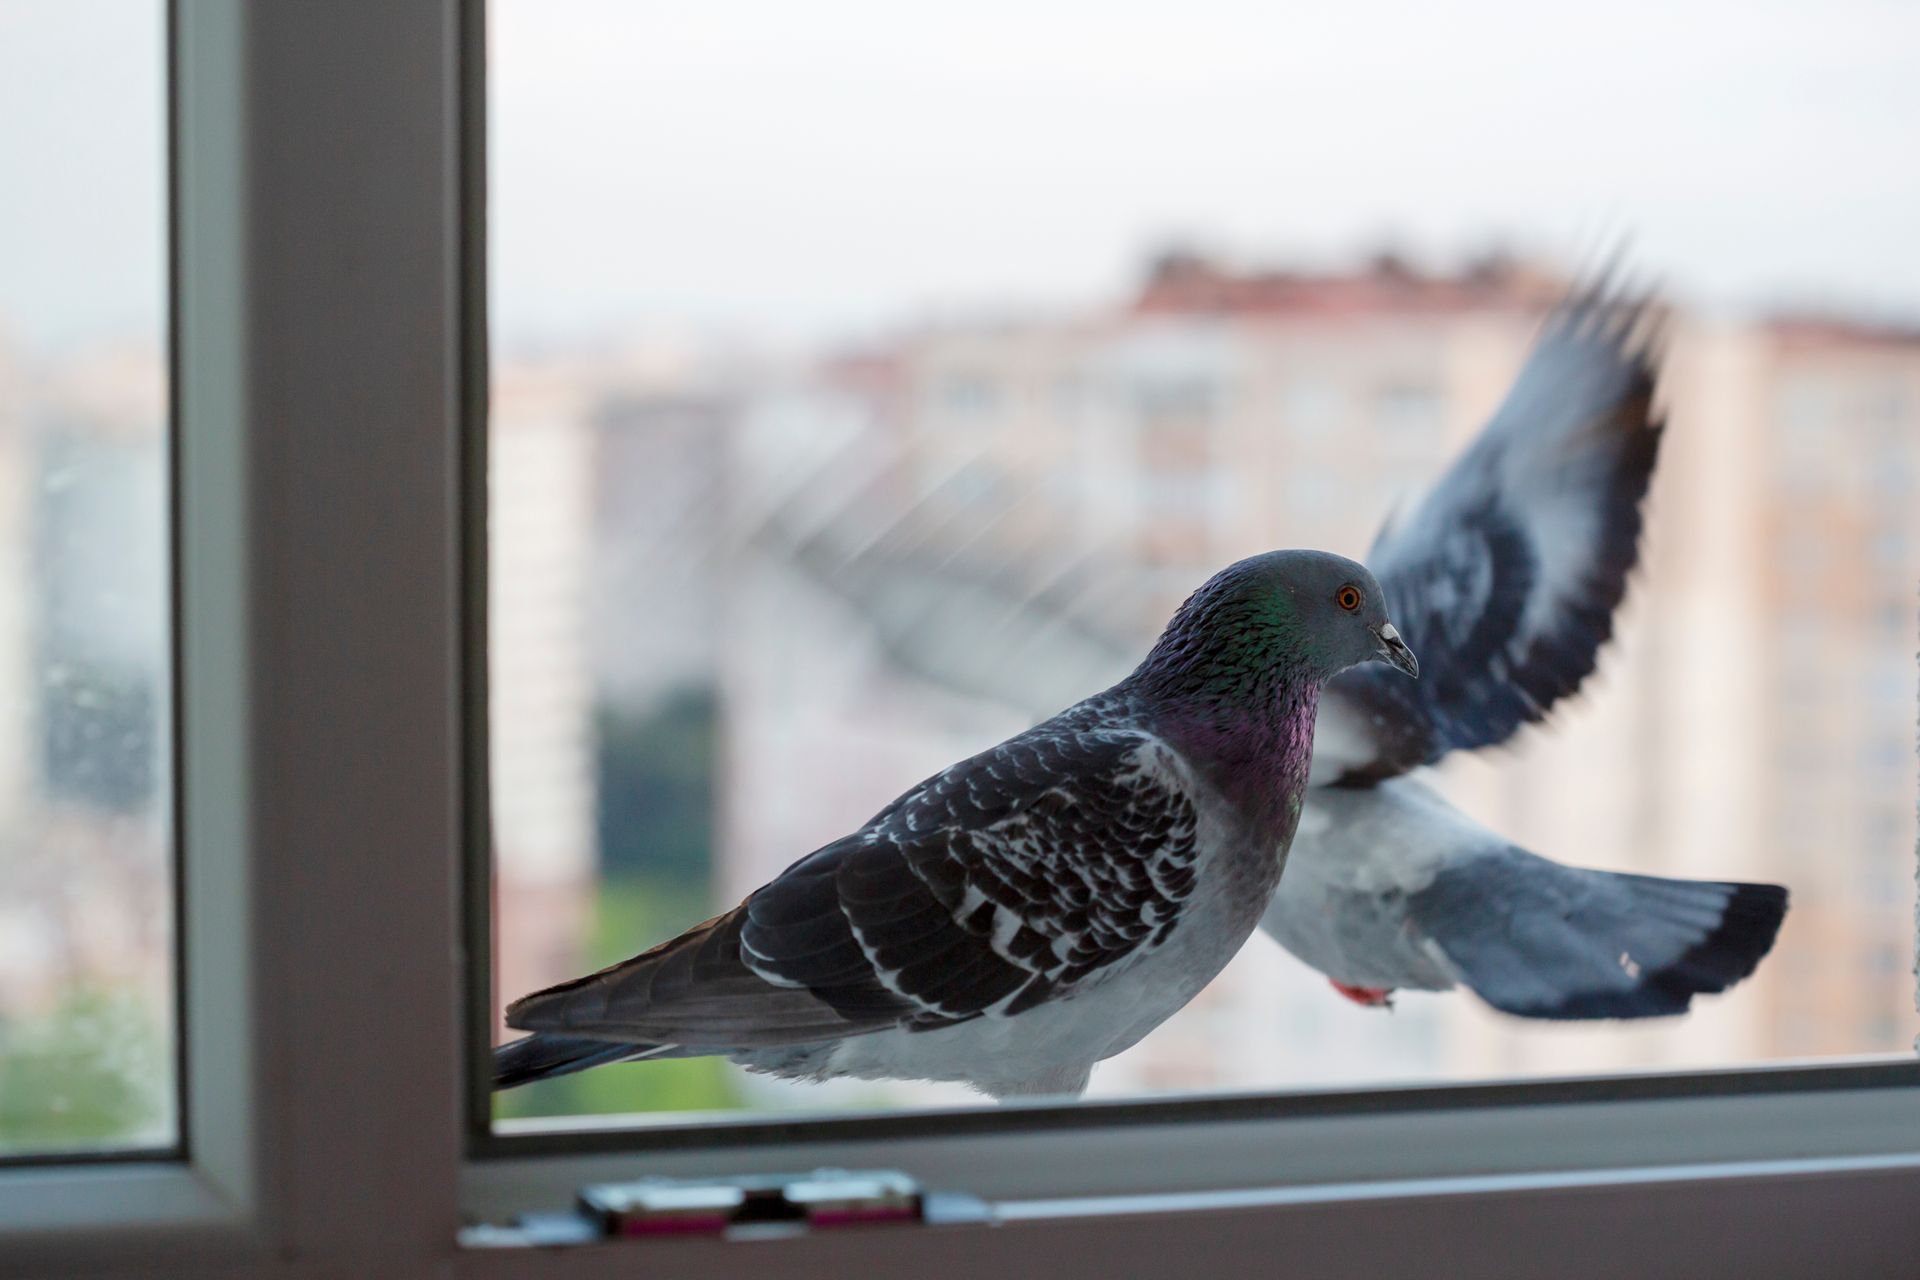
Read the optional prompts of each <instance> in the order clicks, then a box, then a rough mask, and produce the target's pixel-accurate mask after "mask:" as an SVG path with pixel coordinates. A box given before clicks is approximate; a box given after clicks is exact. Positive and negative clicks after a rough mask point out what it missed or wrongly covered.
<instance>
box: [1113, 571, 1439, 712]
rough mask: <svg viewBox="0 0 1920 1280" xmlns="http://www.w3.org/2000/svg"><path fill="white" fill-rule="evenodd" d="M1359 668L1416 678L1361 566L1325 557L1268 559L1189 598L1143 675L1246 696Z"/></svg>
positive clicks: (1415, 666)
mask: <svg viewBox="0 0 1920 1280" xmlns="http://www.w3.org/2000/svg"><path fill="white" fill-rule="evenodd" d="M1362 662H1384V663H1387V664H1388V665H1389V666H1392V667H1396V668H1398V669H1399V670H1401V671H1404V672H1406V673H1407V674H1408V675H1410V676H1416V677H1417V676H1418V675H1419V674H1420V664H1419V663H1418V662H1416V661H1415V660H1414V656H1413V651H1412V650H1411V649H1409V648H1407V645H1406V642H1405V641H1404V640H1402V639H1401V638H1400V633H1399V632H1398V631H1397V630H1395V629H1394V626H1393V623H1392V622H1390V621H1389V620H1388V618H1387V607H1386V599H1385V597H1384V594H1383V593H1382V592H1381V590H1380V584H1379V583H1377V582H1375V581H1374V579H1373V575H1372V574H1371V573H1369V572H1368V571H1367V567H1366V566H1365V565H1363V564H1359V563H1357V562H1356V561H1353V560H1349V559H1347V558H1346V557H1345V556H1336V555H1332V554H1329V553H1328V552H1325V551H1269V552H1267V553H1266V554H1265V555H1258V556H1251V557H1249V558H1248V559H1245V560H1242V561H1239V562H1238V563H1236V564H1232V565H1229V566H1227V567H1226V568H1225V569H1222V570H1221V571H1220V572H1219V573H1216V574H1214V575H1213V577H1211V578H1209V579H1208V580H1207V582H1206V584H1205V585H1204V586H1202V587H1201V588H1200V589H1199V590H1198V591H1196V592H1194V593H1193V594H1192V595H1191V596H1189V597H1188V598H1187V602H1186V603H1185V604H1183V605H1181V606H1180V611H1179V612H1178V613H1177V614H1175V615H1174V618H1173V621H1172V622H1171V623H1169V624H1168V625H1167V629H1166V631H1165V632H1163V633H1162V634H1161V636H1160V640H1159V642H1158V643H1157V644H1155V645H1154V648H1153V652H1152V653H1151V654H1149V655H1148V657H1147V661H1146V662H1145V663H1144V664H1143V665H1142V667H1141V673H1142V675H1143V676H1147V677H1148V678H1150V679H1152V680H1153V681H1154V683H1156V684H1159V685H1162V686H1163V687H1164V686H1169V685H1171V686H1172V687H1175V688H1184V689H1186V690H1188V691H1191V692H1195V693H1201V692H1209V693H1220V694H1225V695H1227V696H1231V697H1247V696H1256V690H1255V689H1254V688H1253V686H1255V685H1264V684H1266V683H1267V682H1268V681H1270V680H1271V679H1273V678H1275V677H1282V678H1288V677H1290V678H1293V679H1305V680H1308V681H1311V682H1314V683H1316V684H1318V683H1324V682H1326V681H1328V680H1331V679H1332V678H1333V677H1334V676H1336V675H1339V674H1340V673H1341V672H1342V671H1345V670H1346V669H1347V668H1348V667H1352V666H1357V665H1359V664H1360V663H1362Z"/></svg>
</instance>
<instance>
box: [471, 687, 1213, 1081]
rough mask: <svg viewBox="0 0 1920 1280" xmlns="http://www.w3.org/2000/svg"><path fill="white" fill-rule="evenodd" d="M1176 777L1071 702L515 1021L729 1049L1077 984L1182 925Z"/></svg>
mask: <svg viewBox="0 0 1920 1280" xmlns="http://www.w3.org/2000/svg"><path fill="white" fill-rule="evenodd" d="M1090 721H1091V723H1089V722H1090ZM1183 777H1184V772H1183V768H1182V766H1181V765H1180V764H1179V763H1178V761H1177V760H1176V759H1175V758H1174V756H1173V754H1172V752H1171V751H1170V750H1169V749H1168V748H1166V747H1165V746H1164V745H1162V744H1161V743H1159V742H1158V741H1157V740H1156V739H1154V738H1152V737H1151V736H1149V735H1146V734H1144V733H1140V732H1136V731H1132V730H1127V729H1121V728H1112V727H1108V726H1106V725H1104V724H1102V723H1100V722H1099V720H1098V717H1097V716H1092V715H1088V714H1079V715H1075V714H1074V713H1069V715H1068V716H1063V717H1060V718H1059V719H1057V720H1055V721H1053V722H1049V723H1048V724H1046V725H1042V726H1040V727H1038V728H1036V729H1034V730H1032V731H1030V732H1029V733H1027V734H1023V735H1021V736H1020V737H1018V738H1015V739H1012V740H1011V741H1009V742H1006V743H1003V744H1001V745H1000V746H998V747H995V748H993V749H992V750H990V751H987V752H984V753H982V754H981V755H978V756H975V757H973V758H972V759H969V760H966V761H963V762H962V763H960V764H957V765H955V766H953V767H952V768H950V769H948V770H946V771H945V772H943V773H940V774H938V775H936V776H935V777H933V778H931V779H929V780H927V781H926V782H925V783H923V784H921V785H920V786H919V787H917V788H915V789H914V790H913V791H911V792H909V793H908V794H907V795H905V796H903V797H902V798H901V799H900V800H898V801H896V802H895V803H894V804H893V805H891V806H889V807H888V808H887V809H885V810H884V811H882V812H881V813H880V814H879V815H878V816H876V817H875V818H874V820H873V821H872V822H870V823H868V824H867V826H866V827H865V828H863V829H862V830H861V831H859V832H858V833H856V834H854V835H851V836H849V837H847V838H845V839H843V840H839V841H836V842H834V843H833V844H830V845H828V846H826V847H825V848H822V849H820V850H818V851H817V852H815V853H813V854H811V855H809V856H808V857H807V858H804V859H802V860H801V861H800V862H798V863H796V864H794V865H793V866H792V867H790V868H789V869H788V870H787V871H786V872H784V873H783V874H782V875H780V876H779V877H777V878H776V879H775V880H774V881H773V882H772V883H770V884H768V885H767V886H765V887H764V888H762V889H760V890H758V891H757V892H755V893H754V894H753V895H752V896H751V897H749V898H748V899H747V900H746V901H745V902H744V903H742V904H741V905H740V906H739V907H737V908H735V909H734V910H733V911H731V912H729V913H727V914H726V915H724V916H720V917H717V918H716V919H714V920H711V921H709V922H707V923H706V924H705V925H702V926H700V927H699V928H697V929H694V930H691V931H689V932H688V933H687V934H685V935H682V936H681V937H680V938H677V939H674V940H673V941H671V942H668V943H665V944H663V945H662V946H660V947H656V948H654V949H653V950H652V951H649V952H646V953H645V954H643V955H640V956H637V957H635V958H634V959H632V960H629V961H626V962H624V963H623V964H619V965H615V966H613V967H612V968H609V969H606V970H603V971H601V972H600V973H597V974H594V975H591V976H589V977H586V978H582V979H579V980H578V981H575V982H570V983H566V984H563V985H561V986H559V987H554V988H550V989H548V990H547V991H543V992H540V993H537V994H536V995H533V996H529V997H527V998H526V999H525V1000H522V1001H520V1002H518V1003H516V1004H515V1005H514V1006H513V1008H512V1009H511V1010H510V1011H509V1022H510V1023H511V1025H513V1026H516V1027H520V1028H523V1029H527V1030H537V1031H564V1032H567V1033H570V1034H574V1035H580V1036H587V1037H601V1038H606V1039H620V1040H626V1041H635V1042H639V1041H645V1042H650V1043H671V1044H678V1045H688V1046H701V1047H705V1048H709V1049H732V1048H750V1047H767V1046H775V1045H787V1044H803V1043H811V1042H816V1041H822V1040H828V1039H835V1038H840V1037H845V1036H848V1035H858V1034H862V1033H865V1032H871V1031H878V1030H882V1029H885V1028H890V1027H907V1028H909V1029H927V1028H932V1027H940V1026H950V1025H953V1024H954V1023H957V1022H964V1021H967V1020H969V1019H972V1018H977V1017H980V1016H982V1015H985V1014H989V1013H1002V1014H1013V1013H1017V1012H1019V1011H1020V1010H1022V1009H1024V1008H1027V1007H1030V1006H1032V1005H1034V1004H1037V1003H1040V1002H1043V1001H1046V1000H1049V999H1054V998H1059V997H1062V996H1065V995H1069V994H1071V993H1072V992H1073V991H1074V990H1075V989H1076V987H1078V986H1079V985H1081V984H1083V983H1086V982H1089V981H1092V980H1095V979H1096V978H1097V977H1098V976H1099V975H1101V974H1102V973H1104V972H1107V971H1110V970H1112V969H1113V968H1114V967H1115V966H1119V965H1122V964H1124V963H1126V962H1127V961H1128V960H1129V959H1130V958H1132V957H1135V956H1137V955H1140V954H1143V953H1144V952H1145V951H1147V950H1150V949H1151V948H1152V947H1154V946H1155V945H1157V944H1158V943H1159V942H1160V941H1162V940H1164V938H1165V936H1166V934H1167V933H1168V932H1169V931H1170V930H1171V928H1172V927H1173V925H1174V923H1175V921H1176V920H1177V919H1178V917H1179V913H1180V909H1181V906H1182V904H1183V903H1184V902H1185V901H1186V899H1187V898H1188V896H1189V894H1190V893H1191V891H1192V889H1193V884H1194V877H1195V869H1196V863H1197V860H1198V850H1197V843H1196V840H1197V827H1198V820H1197V815H1196V811H1195V806H1194V801H1193V798H1192V796H1191V794H1190V793H1189V790H1188V787H1187V785H1186V784H1185V783H1184V781H1182V779H1183Z"/></svg>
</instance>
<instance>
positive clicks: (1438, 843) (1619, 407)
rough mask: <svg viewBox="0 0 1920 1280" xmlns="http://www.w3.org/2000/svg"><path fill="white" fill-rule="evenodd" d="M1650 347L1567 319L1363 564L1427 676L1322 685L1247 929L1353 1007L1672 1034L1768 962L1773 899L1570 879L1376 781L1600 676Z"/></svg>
mask: <svg viewBox="0 0 1920 1280" xmlns="http://www.w3.org/2000/svg"><path fill="white" fill-rule="evenodd" d="M1653 329H1654V326H1653V324H1652V321H1651V318H1650V316H1649V315H1648V314H1647V308H1646V307H1645V306H1644V305H1629V304H1625V303H1622V302H1619V301H1617V300H1613V299H1609V298H1607V297H1606V296H1604V291H1603V290H1600V289H1594V290H1590V291H1588V292H1586V293H1584V294H1582V295H1579V296H1577V297H1576V298H1574V299H1573V300H1571V301H1570V302H1569V303H1567V304H1565V305H1563V306H1562V307H1561V308H1560V309H1558V310H1557V311H1556V312H1555V314H1554V315H1553V316H1551V317H1550V318H1549V320H1548V322H1547V324H1546V326H1545V328H1544V330H1543V331H1542V335H1541V337H1540V339H1539V342H1538V343H1537V345H1536V346H1535V348H1534V350H1533V352H1532V354H1531V355H1530V356H1529V358H1528V360H1527V362H1526V364H1525V366H1524V367H1523V368H1522V369H1521V372H1520V376H1519V378H1518V380H1517V381H1516V382H1515V384H1514V386H1513V389H1512V391H1511V392H1510V393H1509V394H1508V396H1507V399H1506V402H1505V403H1504V404H1503V405H1502V406H1501V407H1500V409H1499V410H1498V411H1497V412H1496V413H1495V414H1494V416H1493V418H1492V420H1491V421H1490V422H1489V423H1488V424H1487V426H1486V427H1485V428H1484V429H1483V430H1482V431H1481V433H1480V436H1479V438H1478V439H1476V440H1475V441H1474V442H1473V443H1472V445H1470V446H1469V447H1468V449H1467V450H1466V452H1465V453H1463V454H1462V455H1461V456H1460V457H1459V458H1458V459H1457V460H1456V461H1455V462H1454V464H1453V465H1452V467H1451V468H1449V469H1448V471H1447V472H1446V473H1445V474H1444V475H1443V476H1442V477H1441V478H1440V480H1439V482H1438V483H1437V484H1435V485H1434V486H1433V488H1432V489H1431V490H1430V491H1428V493H1427V494H1426V496H1425V497H1424V498H1423V499H1422V500H1421V501H1420V502H1419V503H1418V504H1417V505H1416V506H1415V507H1414V509H1413V510H1412V512H1411V513H1410V514H1409V515H1408V516H1407V517H1406V518H1404V519H1402V520H1399V521H1396V522H1393V523H1390V524H1389V525H1388V527H1387V528H1385V529H1384V530H1382V532H1381V533H1380V535H1379V537H1378V538H1377V539H1376V541H1375V543H1374V546H1373V549H1372V551H1371V553H1370V554H1369V556H1368V560H1369V561H1370V563H1371V564H1372V566H1373V568H1374V571H1375V572H1376V573H1377V574H1378V575H1379V578H1380V582H1381V586H1382V587H1383V588H1384V590H1385V591H1386V593H1387V604H1388V608H1389V609H1390V610H1391V611H1392V613H1393V616H1394V617H1395V618H1396V619H1397V620H1399V622H1400V623H1401V625H1402V627H1403V628H1404V630H1405V633H1406V638H1407V640H1408V642H1409V643H1410V644H1412V645H1414V646H1416V647H1417V648H1418V649H1419V652H1420V654H1421V656H1422V659H1423V661H1424V663H1425V666H1426V671H1425V676H1424V678H1423V679H1422V680H1421V681H1420V682H1419V684H1418V686H1413V685H1408V686H1407V687H1406V688H1404V689H1402V688H1396V687H1394V686H1393V685H1391V684H1387V683H1385V682H1382V681H1379V680H1377V679H1373V678H1372V676H1371V674H1370V673H1369V672H1366V671H1363V670H1355V671H1350V672H1348V673H1346V674H1345V675H1343V676H1341V677H1339V678H1337V679H1335V680H1334V681H1333V683H1332V684H1331V685H1329V686H1328V689H1327V692H1326V695H1325V696H1324V697H1323V698H1322V699H1321V703H1320V715H1319V724H1318V728H1317V730H1316V733H1315V737H1314V757H1313V767H1312V780H1313V782H1314V783H1315V784H1318V785H1315V786H1314V787H1313V788H1312V789H1311V790H1310V791H1309V792H1308V798H1307V804H1306V816H1305V818H1303V820H1302V823H1301V827H1300V831H1299V833H1298V835H1297V836H1296V838H1295V841H1294V846H1293V853H1292V856H1291V858H1290V860H1289V863H1288V869H1287V878H1286V880H1285V882H1284V883H1283V884H1282V886H1281V889H1280V892H1279V893H1278V894H1276V895H1275V899H1274V903H1273V905H1272V906H1271V907H1270V908H1269V909H1268V912H1267V915H1266V918H1265V919H1264V920H1263V921H1262V922H1261V925H1262V928H1264V929H1265V930H1266V932H1267V933H1268V934H1270V935H1271V936H1272V937H1273V938H1275V939H1276V940H1278V941H1279V942H1280V944H1281V945H1282V946H1284V947H1286V948H1287V950H1289V951H1291V952H1293V953H1294V954H1295V955H1296V956H1298V957H1299V958H1301V959H1302V960H1305V961H1306V962H1307V963H1308V964H1310V965H1312V966H1313V967H1315V968H1316V969H1319V970H1320V971H1321V972H1323V973H1325V974H1327V975H1328V977H1329V978H1330V979H1331V980H1332V981H1333V985H1334V987H1335V989H1336V990H1339V991H1340V992H1341V993H1342V994H1344V995H1346V996H1348V997H1349V998H1350V999H1353V1000H1355V1001H1357V1002H1359V1003H1361V1004H1370V1005H1384V1004H1386V1003H1388V1000H1389V997H1390V994H1391V992H1392V991H1393V990H1394V989H1396V988H1402V987H1406V988H1413V989H1418V990H1445V989H1447V988H1449V987H1452V986H1453V985H1455V984H1456V983H1459V984H1462V985H1465V986H1466V987H1468V988H1470V989H1471V990H1472V991H1473V992H1475V994H1477V995H1479V996H1480V998H1481V999H1483V1000H1485V1001H1486V1002H1487V1003H1488V1004H1490V1005H1492V1006H1493V1007H1495V1008H1497V1009H1501V1010H1504V1011H1506V1012H1508V1013H1512V1014H1518V1015H1521V1016H1524V1017H1532V1018H1640V1017H1652V1016H1659V1015H1665V1014H1677V1013H1683V1012H1685V1011H1686V1009H1687V1007H1688V1004H1689V1002H1690V1001H1691V999H1692V998H1693V996H1694V995H1696V994H1701V993H1713V992H1719V991H1724V990H1725V989H1727V988H1728V987H1730V986H1732V985H1733V984H1734V983H1736V982H1738V981H1740V980H1741V979H1742V978H1745V977H1746V976H1747V975H1749V974H1751V973H1752V972H1753V970H1754V968H1755V966H1756V965H1758V964H1759V962H1760V960H1761V959H1762V958H1763V957H1764V956H1765V955H1766V954H1767V952H1768V950H1769V949H1771V947H1772V946H1773V941H1774V936H1775V935H1776V934H1777V933H1778V932H1779V928H1780V923H1781V920H1782V918H1783V917H1784V916H1785V914H1786V909H1787V891H1786V890H1785V889H1784V888H1781V887H1780V886H1778V885H1770V884H1738V883H1721V882H1711V881H1691V880H1669V879H1661V878H1657V877H1652V876H1636V875H1616V874H1612V873H1608V872H1602V871H1586V870H1578V869H1575V868H1571V867H1566V866H1563V865H1561V864H1559V863H1555V862H1551V861H1549V860H1547V859H1545V858H1541V857H1537V856H1535V855H1534V854H1531V853H1528V852H1526V851H1524V850H1521V849H1518V848H1516V847H1514V846H1513V845H1511V844H1510V843H1508V842H1507V841H1505V840H1503V839H1501V838H1500V837H1498V836H1496V835H1494V834H1493V833H1492V832H1490V831H1487V830H1485V829H1484V828H1482V827H1480V826H1478V825H1477V824H1475V823H1473V822H1472V821H1471V820H1470V819H1468V818H1467V817H1466V816H1465V815H1463V814H1461V813H1459V812H1458V811H1457V810H1455V809H1453V808H1452V807H1451V806H1449V805H1448V804H1447V803H1446V802H1445V801H1443V800H1442V799H1440V798H1439V797H1438V796H1436V795H1434V794H1433V793H1432V792H1431V791H1429V790H1427V789H1426V788H1425V787H1422V786H1420V785H1419V784H1417V783H1415V782H1411V781H1397V782H1388V781H1386V780H1387V779H1390V778H1393V777H1395V776H1396V775H1399V774H1403V773H1405V772H1407V771H1408V770H1411V769H1413V768H1416V767H1417V766H1421V765H1427V764H1431V763H1433V762H1435V761H1436V760H1438V759H1440V758H1441V757H1442V756H1444V755H1445V754H1447V753H1448V752H1450V751H1456V750H1470V749H1473V748H1477V747H1484V746H1489V745H1492V744H1495V743H1499V742H1503V741H1505V740H1507V739H1508V738H1509V737H1511V736H1512V735H1513V734H1514V733H1515V732H1516V731H1517V730H1518V729H1519V728H1520V727H1521V726H1522V725H1524V724H1528V723H1534V722H1538V721H1539V720H1541V719H1543V718H1544V717H1545V716H1546V714H1547V712H1548V710H1549V708H1551V707H1552V705H1553V704H1554V702H1555V701H1557V700H1558V699H1560V698H1562V697H1564V696H1566V695H1567V694H1570V693H1572V692H1573V691H1574V690H1575V689H1577V688H1578V687H1579V685H1580V683H1581V682H1582V681H1583V680H1584V679H1585V678H1586V677H1587V675H1588V674H1589V673H1590V672H1591V671H1592V670H1593V668H1594V665H1595V661H1596V659H1597V656H1598V652H1599V649H1600V647H1601V646H1602V645H1604V644H1605V643H1606V641H1607V639H1608V638H1609V636H1610V635H1611V633H1612V628H1613V613H1614V610H1615V608H1616V607H1617V606H1618V605H1619V603H1620V600H1621V598H1622V596H1623V595H1624V594H1625V591H1626V584H1627V576H1628V574H1629V572H1630V571H1631V570H1632V568H1633V566H1634V563H1635V561H1636V559H1637V556H1638V542H1639V535H1640V524H1641V520H1640V503H1641V500H1642V498H1643V497H1644V496H1645V493H1646V490H1647V484H1648V481H1649V479H1650V477H1651V475H1652V471H1653V466H1654V462H1655V459H1656V456H1657V453H1658V449H1659V444H1660V436H1661V432H1662V429H1663V426H1664V423H1663V422H1662V421H1661V419H1660V418H1659V417H1658V416H1657V415H1656V413H1655V411H1654V409H1653V385H1654V379H1655V375H1656V372H1657V361H1658V354H1657V337H1656V335H1655V333H1654V332H1653Z"/></svg>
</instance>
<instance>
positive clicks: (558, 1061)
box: [493, 1034, 679, 1093]
mask: <svg viewBox="0 0 1920 1280" xmlns="http://www.w3.org/2000/svg"><path fill="white" fill-rule="evenodd" d="M677 1049H678V1046H677V1045H670V1044H668V1045H647V1044H617V1043H614V1042H611V1041H607V1040H588V1039H585V1038H583V1037H580V1036H553V1035H544V1034H541V1035H531V1036H522V1037H521V1038H520V1039H518V1040H510V1041H508V1042H507V1043H506V1044H503V1045H500V1046H498V1047H497V1048H495V1049H494V1051H493V1088H494V1091H495V1092H496V1093H497V1092H499V1091H500V1090H502V1089H517V1088H519V1087H520V1086H521V1085H523V1084H532V1083H533V1082H534V1081H536V1080H551V1079H553V1078H554V1077H555V1076H570V1075H572V1074H573V1073H574V1072H576V1071H585V1070H587V1069H588V1068H589V1067H601V1066H605V1065H606V1064H607V1063H609V1062H638V1061H641V1060H643V1059H647V1058H670V1057H677V1056H679V1055H678V1053H677V1052H676V1050H677Z"/></svg>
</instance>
